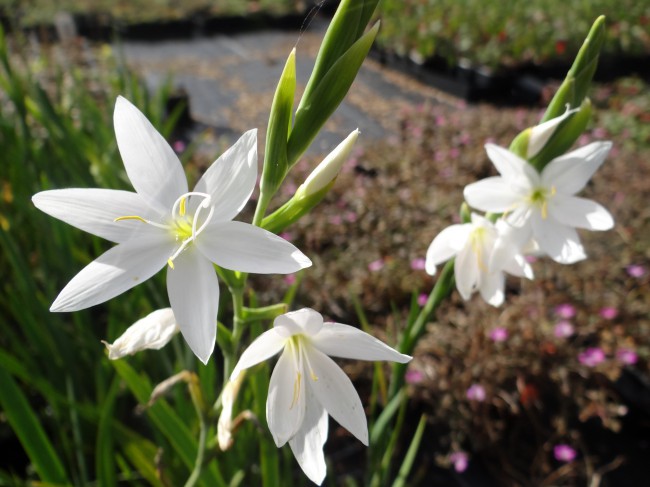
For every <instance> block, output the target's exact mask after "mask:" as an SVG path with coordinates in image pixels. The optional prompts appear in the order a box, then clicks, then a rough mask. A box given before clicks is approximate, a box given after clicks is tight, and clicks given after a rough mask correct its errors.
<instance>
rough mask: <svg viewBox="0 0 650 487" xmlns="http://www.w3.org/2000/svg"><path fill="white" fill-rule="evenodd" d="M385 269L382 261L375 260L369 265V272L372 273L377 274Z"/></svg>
mask: <svg viewBox="0 0 650 487" xmlns="http://www.w3.org/2000/svg"><path fill="white" fill-rule="evenodd" d="M383 267H384V261H383V260H382V259H377V260H373V261H372V262H371V263H370V264H368V270H369V271H370V272H377V271H379V270H381V269H382V268H383Z"/></svg>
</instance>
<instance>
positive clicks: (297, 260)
mask: <svg viewBox="0 0 650 487" xmlns="http://www.w3.org/2000/svg"><path fill="white" fill-rule="evenodd" d="M114 126H115V135H116V138H117V145H118V148H119V151H120V154H121V156H122V160H123V162H124V167H125V169H126V173H127V175H128V177H129V179H130V181H131V184H133V187H134V189H135V192H129V191H119V190H109V189H77V188H74V189H60V190H51V191H43V192H41V193H38V194H36V195H34V197H33V198H32V200H33V202H34V204H35V205H36V206H37V207H38V208H39V209H41V210H42V211H44V212H45V213H48V214H49V215H51V216H54V217H56V218H59V219H60V220H63V221H65V222H66V223H69V224H71V225H74V226H76V227H77V228H80V229H82V230H85V231H87V232H90V233H92V234H94V235H97V236H99V237H102V238H105V239H107V240H110V241H111V242H115V243H117V245H116V246H115V247H113V248H111V249H110V250H108V251H107V252H105V253H104V254H102V255H101V256H100V257H98V258H97V259H96V260H95V261H93V262H91V263H90V264H88V265H87V266H86V267H85V268H84V269H83V270H82V271H81V272H79V273H78V274H77V275H76V276H75V277H74V278H73V279H72V280H71V281H70V282H69V283H68V285H67V286H66V287H65V288H64V289H63V290H62V291H61V293H60V294H59V296H58V297H57V298H56V300H55V301H54V303H53V304H52V307H51V311H76V310H80V309H85V308H88V307H90V306H94V305H96V304H99V303H103V302H104V301H107V300H108V299H111V298H113V297H115V296H117V295H119V294H121V293H123V292H124V291H127V290H128V289H130V288H132V287H133V286H135V285H137V284H139V283H141V282H143V281H145V280H147V279H149V278H150V277H151V276H153V275H154V274H156V273H157V272H158V271H160V270H161V269H162V268H163V267H167V268H168V271H167V293H168V296H169V301H170V304H171V307H172V309H173V310H174V315H175V317H176V320H177V323H178V325H179V327H180V329H181V333H182V334H183V337H184V338H185V340H186V341H187V343H188V345H189V346H190V348H191V349H192V351H193V352H194V353H195V354H196V356H197V357H198V358H199V359H200V360H201V361H203V362H204V363H205V362H207V360H208V358H209V357H210V354H211V353H212V350H213V349H214V343H215V338H216V319H217V311H218V303H219V284H218V281H217V276H216V273H215V270H214V267H213V264H217V265H218V266H221V267H223V268H226V269H231V270H236V271H241V272H252V273H260V274H267V273H279V274H287V273H292V272H296V271H298V270H300V269H302V268H304V267H308V266H310V265H311V261H310V260H309V259H308V258H307V257H306V256H305V255H304V254H302V252H300V251H299V250H298V249H297V248H296V247H294V246H293V245H292V244H290V243H289V242H287V241H285V240H283V239H281V238H280V237H278V236H276V235H274V234H272V233H270V232H267V231H265V230H262V229H261V228H258V227H254V226H252V225H250V224H247V223H243V222H238V221H232V219H233V218H234V217H235V216H236V215H237V214H238V213H239V212H240V211H241V209H242V208H243V207H244V205H245V204H246V202H247V201H248V199H249V197H250V195H251V193H252V191H253V188H254V186H255V181H256V178H257V135H256V131H255V130H251V131H248V132H246V133H245V134H244V135H243V136H242V137H241V138H240V139H239V140H238V141H237V142H236V143H235V144H234V145H233V146H232V147H231V148H230V149H228V150H227V151H226V152H225V153H224V154H222V155H221V156H220V157H219V158H218V159H217V160H216V161H215V162H214V163H213V164H212V165H211V166H210V168H209V169H208V170H207V171H206V172H205V174H204V175H203V176H202V177H201V179H200V180H199V182H198V183H197V184H196V186H195V188H194V190H193V191H189V190H188V186H187V180H186V178H185V174H184V173H183V168H182V166H181V163H180V161H179V159H178V157H177V156H176V154H175V153H174V150H173V149H172V148H171V147H170V146H169V144H168V143H167V142H166V141H165V139H164V138H163V137H162V135H160V134H159V133H158V132H157V131H156V129H155V128H154V127H153V125H151V123H150V122H149V121H148V120H147V119H146V117H145V116H144V115H143V114H142V113H141V112H140V111H139V110H138V109H137V108H136V107H135V106H133V105H132V104H131V103H130V102H128V101H127V100H126V99H124V98H122V97H119V98H118V99H117V102H116V104H115V112H114Z"/></svg>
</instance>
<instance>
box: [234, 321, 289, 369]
mask: <svg viewBox="0 0 650 487" xmlns="http://www.w3.org/2000/svg"><path fill="white" fill-rule="evenodd" d="M285 342H286V338H285V337H283V336H282V335H280V334H279V333H278V332H277V330H276V329H270V330H267V331H265V332H264V333H262V334H261V335H260V336H259V337H257V338H256V339H255V340H253V343H251V344H250V345H249V346H248V348H247V349H246V350H244V353H242V355H241V357H239V362H237V365H235V368H234V370H233V371H232V374H231V375H230V380H231V381H234V380H235V379H236V378H237V376H238V375H239V373H240V372H241V371H242V370H244V369H248V368H249V367H252V366H253V365H257V364H259V363H260V362H263V361H264V360H266V359H268V358H271V357H273V356H274V355H275V354H277V353H279V352H280V350H282V348H283V347H284V344H285Z"/></svg>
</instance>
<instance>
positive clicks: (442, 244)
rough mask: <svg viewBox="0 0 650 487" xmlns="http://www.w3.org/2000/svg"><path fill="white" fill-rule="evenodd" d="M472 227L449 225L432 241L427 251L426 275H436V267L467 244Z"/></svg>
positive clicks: (467, 225)
mask: <svg viewBox="0 0 650 487" xmlns="http://www.w3.org/2000/svg"><path fill="white" fill-rule="evenodd" d="M471 231H472V226H471V225H469V224H462V225H460V224H459V225H451V226H450V227H447V228H445V229H444V230H443V231H442V232H440V233H439V234H438V235H437V236H436V238H434V239H433V242H431V245H429V249H428V250H427V256H426V263H425V270H426V271H427V273H428V274H430V275H434V274H435V273H436V266H437V265H439V264H441V263H442V262H445V261H447V260H449V259H451V258H452V257H453V256H454V255H456V254H457V253H458V252H459V251H460V249H462V248H463V247H464V246H465V244H466V243H467V239H468V237H469V234H470V233H471Z"/></svg>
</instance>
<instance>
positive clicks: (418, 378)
mask: <svg viewBox="0 0 650 487" xmlns="http://www.w3.org/2000/svg"><path fill="white" fill-rule="evenodd" d="M423 379H424V374H423V373H422V372H420V371H419V370H415V369H409V370H407V371H406V374H404V380H405V381H406V383H407V384H419V383H420V382H422V380H423Z"/></svg>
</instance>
